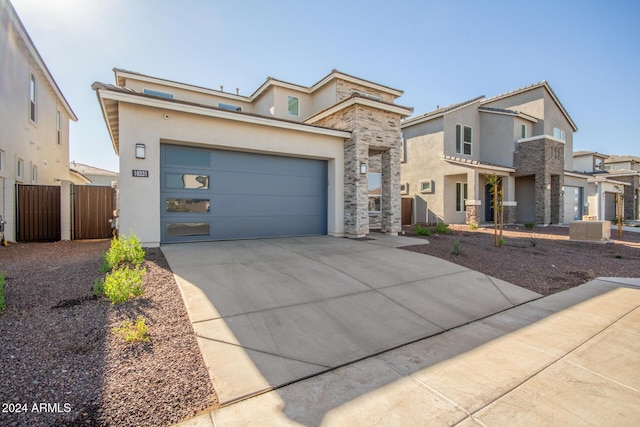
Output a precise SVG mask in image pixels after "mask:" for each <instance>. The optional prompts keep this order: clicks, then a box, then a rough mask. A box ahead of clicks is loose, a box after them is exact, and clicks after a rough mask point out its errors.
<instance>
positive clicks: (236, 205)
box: [160, 144, 327, 242]
mask: <svg viewBox="0 0 640 427" xmlns="http://www.w3.org/2000/svg"><path fill="white" fill-rule="evenodd" d="M161 152H162V153H161V162H162V164H161V167H162V173H161V206H160V209H161V224H162V241H164V242H177V241H192V240H194V241H197V240H224V239H242V238H253V237H279V236H302V235H317V234H326V233H327V162H326V161H323V160H315V159H301V158H293V157H282V156H271V155H265V154H256V153H244V152H231V151H223V150H215V149H198V148H187V147H178V146H167V145H164V144H163V145H162V149H161ZM206 165H209V166H206Z"/></svg>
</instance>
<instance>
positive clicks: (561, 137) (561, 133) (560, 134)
mask: <svg viewBox="0 0 640 427" xmlns="http://www.w3.org/2000/svg"><path fill="white" fill-rule="evenodd" d="M553 137H554V138H555V139H559V140H560V141H564V140H565V139H564V137H565V135H564V131H563V130H562V129H558V128H553Z"/></svg>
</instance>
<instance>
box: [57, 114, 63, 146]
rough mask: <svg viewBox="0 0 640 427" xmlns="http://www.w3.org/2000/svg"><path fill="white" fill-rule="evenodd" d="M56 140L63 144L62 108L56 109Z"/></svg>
mask: <svg viewBox="0 0 640 427" xmlns="http://www.w3.org/2000/svg"><path fill="white" fill-rule="evenodd" d="M56 142H57V144H58V145H62V117H60V110H57V111H56Z"/></svg>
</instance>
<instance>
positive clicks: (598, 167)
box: [593, 157, 604, 172]
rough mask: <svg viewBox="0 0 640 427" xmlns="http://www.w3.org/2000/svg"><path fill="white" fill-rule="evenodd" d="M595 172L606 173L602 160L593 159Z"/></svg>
mask: <svg viewBox="0 0 640 427" xmlns="http://www.w3.org/2000/svg"><path fill="white" fill-rule="evenodd" d="M593 171H594V172H602V171H604V168H603V162H602V159H601V158H598V157H595V158H594V159H593Z"/></svg>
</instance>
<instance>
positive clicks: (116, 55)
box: [11, 0, 640, 171]
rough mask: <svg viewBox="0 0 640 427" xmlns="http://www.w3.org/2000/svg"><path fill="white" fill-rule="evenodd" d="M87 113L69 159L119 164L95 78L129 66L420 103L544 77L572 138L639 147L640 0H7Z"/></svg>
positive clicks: (617, 148)
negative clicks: (339, 75)
mask: <svg viewBox="0 0 640 427" xmlns="http://www.w3.org/2000/svg"><path fill="white" fill-rule="evenodd" d="M11 1H12V4H13V5H14V8H15V9H16V11H17V12H18V15H19V16H20V18H21V20H22V22H23V24H24V26H25V27H26V29H27V32H28V33H29V35H30V36H31V38H32V40H33V41H34V43H35V45H36V48H37V49H38V51H39V52H40V55H41V56H42V57H43V59H44V61H45V63H46V64H47V67H48V68H49V70H50V71H51V73H52V74H53V76H54V78H55V80H56V82H57V83H58V86H59V87H60V89H61V90H62V92H63V94H64V95H65V97H66V99H67V101H68V102H69V104H70V105H71V108H72V109H73V110H74V112H75V113H76V115H77V116H78V121H77V122H75V123H73V122H72V123H71V124H70V160H75V161H77V162H80V163H87V164H90V165H92V166H97V167H101V168H105V169H109V170H115V171H117V170H118V158H117V156H116V155H115V153H114V151H113V146H112V143H111V139H110V137H109V133H108V131H107V127H106V125H105V122H104V119H103V116H102V113H101V111H100V106H99V103H98V100H97V97H96V94H95V92H94V91H93V90H92V89H91V84H92V83H93V82H95V81H100V82H103V83H115V78H114V74H113V68H114V67H116V68H124V69H127V70H131V71H136V72H139V73H143V74H148V75H152V76H155V77H160V78H165V79H169V80H175V81H179V82H183V83H188V84H194V85H198V86H204V87H208V88H212V89H219V88H220V86H221V85H223V86H224V87H225V91H229V92H235V88H239V89H240V94H241V95H246V96H248V95H251V93H253V91H254V90H255V89H257V88H258V87H259V86H260V85H261V84H262V83H263V82H264V81H265V80H266V78H267V77H269V76H271V77H275V78H277V79H280V80H284V81H288V82H291V83H296V84H300V85H304V86H310V85H313V84H314V83H316V82H317V81H319V80H320V79H322V78H323V77H324V76H326V75H327V74H328V73H329V72H330V71H331V70H333V69H337V70H339V71H342V72H344V73H347V74H351V75H354V76H357V77H361V78H364V79H366V80H370V81H374V82H376V83H380V84H383V85H386V86H390V87H393V88H396V89H401V90H403V91H404V95H403V96H402V97H401V98H399V99H398V100H397V101H396V103H398V104H401V105H405V106H409V107H413V108H414V114H415V115H420V114H423V113H425V112H428V111H431V110H434V109H436V107H437V106H441V107H442V106H445V105H449V104H454V103H458V102H462V101H465V100H468V99H471V98H474V97H477V96H480V95H485V96H487V97H491V96H495V95H499V94H501V93H504V92H508V91H510V90H513V89H517V88H520V87H524V86H527V85H530V84H533V83H537V82H540V81H542V80H546V81H547V82H548V83H549V84H550V86H551V88H552V89H553V91H554V92H555V93H556V95H557V96H558V98H559V99H560V101H561V102H562V104H563V105H564V107H565V109H566V110H567V111H568V113H569V115H570V116H571V118H572V119H573V121H574V122H575V123H576V125H577V126H578V129H579V130H578V132H577V133H576V134H575V135H574V150H590V151H598V152H600V153H606V154H632V155H636V156H640V138H639V137H638V134H637V133H632V135H631V136H629V132H630V129H631V130H633V129H632V126H633V123H636V124H638V122H639V121H640V120H639V118H638V116H639V109H638V105H639V104H638V99H640V25H638V21H637V17H638V16H639V15H640V2H639V1H637V0H602V1H591V0H575V1H569V0H527V1H518V0H483V1H474V0H447V1H442V0H440V1H431V0H423V1H413V0H408V1H406V0H405V1H391V0H384V1H378V0H368V1H362V0H360V1H352V0H323V1H316V2H309V1H301V0H297V1H289V0H282V1H281V0H270V1H264V0H262V1H261V0H227V1H221V0H180V1H178V0H11Z"/></svg>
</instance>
